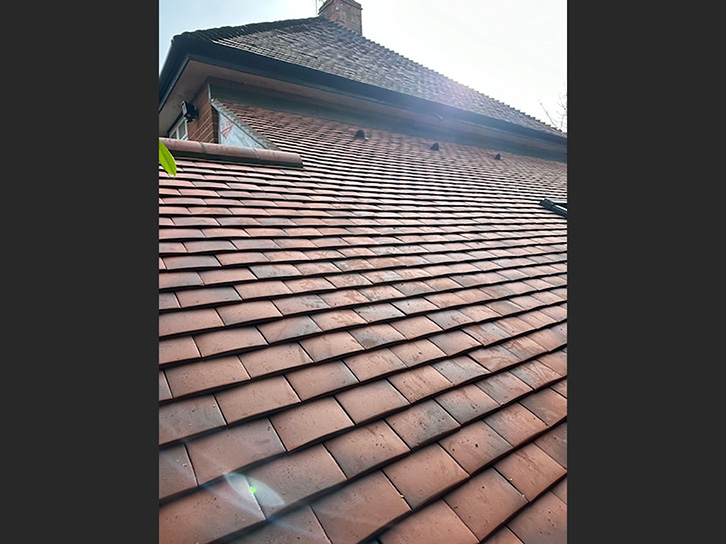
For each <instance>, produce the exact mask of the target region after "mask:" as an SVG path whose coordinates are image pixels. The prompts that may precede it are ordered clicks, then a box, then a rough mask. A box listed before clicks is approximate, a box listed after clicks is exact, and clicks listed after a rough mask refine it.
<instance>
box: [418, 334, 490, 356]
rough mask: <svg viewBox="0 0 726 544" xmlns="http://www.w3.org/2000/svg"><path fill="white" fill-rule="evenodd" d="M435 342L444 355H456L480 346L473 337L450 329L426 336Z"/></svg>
mask: <svg viewBox="0 0 726 544" xmlns="http://www.w3.org/2000/svg"><path fill="white" fill-rule="evenodd" d="M428 340H430V341H431V342H433V343H434V344H436V347H438V348H439V349H441V351H443V352H444V353H446V355H458V354H459V353H461V352H463V351H467V350H470V349H472V348H477V347H480V346H481V344H480V343H479V342H477V341H476V340H475V339H474V338H472V337H471V336H469V335H468V334H466V333H464V332H462V331H451V332H445V333H441V334H435V335H433V336H430V337H429V338H428Z"/></svg>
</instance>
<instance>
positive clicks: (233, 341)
mask: <svg viewBox="0 0 726 544" xmlns="http://www.w3.org/2000/svg"><path fill="white" fill-rule="evenodd" d="M194 342H195V343H196V345H197V347H198V348H199V352H200V353H201V354H202V356H203V357H209V356H210V355H221V354H226V353H231V352H236V351H242V350H246V349H248V348H255V347H260V346H266V345H267V342H266V341H265V339H264V338H263V337H262V335H261V334H260V331H258V330H257V329H256V328H254V327H239V328H234V329H231V328H228V329H224V330H221V331H214V332H205V333H202V334H197V335H195V336H194ZM248 372H249V370H248Z"/></svg>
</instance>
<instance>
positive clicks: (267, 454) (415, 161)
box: [159, 99, 567, 544]
mask: <svg viewBox="0 0 726 544" xmlns="http://www.w3.org/2000/svg"><path fill="white" fill-rule="evenodd" d="M216 100H217V104H218V105H219V106H220V107H223V108H226V111H227V112H228V114H229V115H230V116H232V117H233V118H234V119H236V120H238V121H240V122H243V123H245V124H246V125H247V126H249V127H251V128H252V129H254V130H255V131H256V132H257V133H259V134H261V135H263V136H264V137H265V138H266V139H267V140H269V141H270V142H272V143H273V144H274V145H276V146H277V147H279V149H280V150H282V151H285V152H292V153H299V154H300V156H301V157H302V160H303V167H302V168H295V167H287V166H269V165H261V164H255V163H249V164H241V163H223V162H220V161H213V160H204V159H191V158H185V157H180V158H179V160H178V174H177V176H176V177H174V178H171V177H169V176H166V175H165V174H163V173H162V174H160V178H159V187H160V196H161V198H162V199H163V202H162V203H161V204H160V242H161V244H162V245H160V259H161V264H162V265H163V266H161V268H160V270H159V311H160V315H159V326H160V327H159V332H160V342H159V366H160V369H159V370H160V374H159V401H160V406H159V422H160V452H159V463H160V465H159V466H160V488H159V492H160V498H161V499H162V501H161V507H160V524H161V531H162V534H161V538H160V541H161V542H187V541H188V542H200V543H202V542H204V543H207V542H212V541H214V540H217V539H227V540H229V541H231V542H236V543H245V542H247V543H259V542H268V543H269V542H281V543H285V542H299V543H301V544H304V543H305V542H313V541H314V542H333V543H334V544H338V543H341V542H359V541H366V540H367V539H370V538H378V539H379V540H380V542H381V543H383V544H389V543H393V542H400V543H412V542H423V543H426V542H448V541H451V542H462V543H466V542H472V543H473V542H478V541H479V540H480V539H484V538H489V539H490V540H491V541H492V542H501V543H511V544H522V543H524V544H527V543H528V542H539V540H537V538H539V537H538V536H536V535H538V534H539V533H538V532H537V531H539V530H540V529H541V530H542V531H543V532H542V537H541V538H542V539H543V540H542V541H543V542H549V541H552V542H556V541H557V540H556V539H557V538H560V537H561V535H562V534H564V533H563V531H564V522H565V520H566V498H567V497H566V492H567V489H566V480H561V481H560V483H557V484H556V485H554V486H552V487H548V486H550V484H553V483H554V482H556V480H557V478H562V477H563V475H565V474H566V471H567V423H566V416H567V223H566V220H565V219H564V218H562V217H560V216H557V215H556V214H553V213H551V212H549V211H548V210H545V209H544V208H542V207H541V206H539V204H538V203H539V199H541V198H542V196H543V195H545V194H546V195H548V196H549V197H551V198H566V165H565V164H564V163H557V162H553V161H548V160H545V159H539V158H534V157H527V156H524V155H515V154H509V153H503V154H502V160H494V159H493V156H494V155H495V154H496V152H497V151H496V150H492V149H486V148H480V147H475V146H467V145H463V144H455V143H452V142H443V141H442V142H440V143H441V149H440V150H439V151H437V152H434V151H432V150H431V149H430V147H431V142H428V141H427V140H426V139H425V138H421V137H417V136H410V135H405V134H400V133H394V132H388V131H385V130H381V129H376V130H372V129H367V130H366V135H367V139H366V140H364V141H361V140H356V139H355V138H353V136H354V134H355V131H356V130H357V128H358V127H355V126H353V125H350V124H345V123H342V122H337V121H332V120H323V119H316V118H312V117H305V116H303V115H299V114H294V113H289V112H283V111H273V110H265V109H262V108H257V107H253V106H243V105H239V104H234V103H231V102H227V101H222V100H219V99H216ZM311 134H314V135H315V136H314V137H310V135H311ZM175 199H176V200H175ZM534 448H536V449H534ZM531 452H536V453H534V454H531V455H530V456H529V457H527V454H528V453H531ZM523 456H524V457H523ZM495 467H497V468H495ZM498 470H501V474H500V472H498ZM503 474H506V475H507V476H506V477H505V476H504V475H503ZM508 477H509V478H511V481H509V480H507V478H508ZM221 499H224V502H223V503H221V502H220V500H221ZM528 499H531V500H534V502H532V503H531V505H530V503H529V502H528ZM555 501H557V502H555ZM507 520H508V521H507ZM547 538H549V539H550V540H546V539H547ZM553 538H554V539H555V540H552V539H553ZM560 542H561V541H560Z"/></svg>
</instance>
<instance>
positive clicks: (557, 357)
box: [537, 351, 567, 376]
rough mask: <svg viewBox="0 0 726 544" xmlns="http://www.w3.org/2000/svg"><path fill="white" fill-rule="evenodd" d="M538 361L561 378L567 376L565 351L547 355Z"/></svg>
mask: <svg viewBox="0 0 726 544" xmlns="http://www.w3.org/2000/svg"><path fill="white" fill-rule="evenodd" d="M537 360H538V361H539V362H540V363H542V364H544V365H547V366H548V367H550V368H551V369H552V370H554V371H555V372H557V374H559V375H560V376H566V375H567V353H565V352H563V351H555V352H552V353H546V354H545V355H542V356H540V357H538V358H537Z"/></svg>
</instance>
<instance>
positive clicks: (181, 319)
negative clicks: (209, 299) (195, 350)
mask: <svg viewBox="0 0 726 544" xmlns="http://www.w3.org/2000/svg"><path fill="white" fill-rule="evenodd" d="M222 325H224V323H222V320H221V319H220V317H219V314H217V312H216V311H215V310H214V309H211V308H209V309H204V310H186V311H180V312H168V313H164V314H161V315H159V336H169V335H174V334H181V333H188V332H196V331H202V330H204V329H213V328H217V327H221V326H222Z"/></svg>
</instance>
